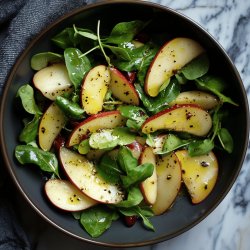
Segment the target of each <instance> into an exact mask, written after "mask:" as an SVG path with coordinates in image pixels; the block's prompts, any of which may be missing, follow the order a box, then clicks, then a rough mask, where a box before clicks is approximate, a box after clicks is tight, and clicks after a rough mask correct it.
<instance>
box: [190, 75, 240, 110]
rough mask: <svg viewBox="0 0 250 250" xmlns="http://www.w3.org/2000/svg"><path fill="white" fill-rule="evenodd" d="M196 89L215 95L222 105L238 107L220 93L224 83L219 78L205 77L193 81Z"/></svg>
mask: <svg viewBox="0 0 250 250" xmlns="http://www.w3.org/2000/svg"><path fill="white" fill-rule="evenodd" d="M195 81H196V84H197V86H198V88H200V89H202V90H208V91H210V92H212V93H214V94H215V95H217V96H218V97H219V99H220V101H221V102H222V103H230V104H232V105H235V106H238V104H237V103H236V102H234V101H233V100H232V99H231V98H230V97H227V96H225V95H224V94H222V93H221V91H222V90H223V89H224V86H225V84H224V81H223V80H222V79H221V78H219V77H213V76H205V77H201V78H199V79H195Z"/></svg>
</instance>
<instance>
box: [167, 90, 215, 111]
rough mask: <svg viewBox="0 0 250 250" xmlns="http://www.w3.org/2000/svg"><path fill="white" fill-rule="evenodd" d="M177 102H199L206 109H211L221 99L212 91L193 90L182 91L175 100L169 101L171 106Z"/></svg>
mask: <svg viewBox="0 0 250 250" xmlns="http://www.w3.org/2000/svg"><path fill="white" fill-rule="evenodd" d="M176 104H197V105H198V106H200V107H201V108H202V109H204V110H210V109H213V108H215V107H216V106H217V105H218V104H219V101H218V99H217V98H216V97H215V96H214V95H212V94H210V93H207V92H202V91H198V90H192V91H185V92H182V93H180V94H179V95H178V96H177V98H176V99H175V100H174V101H172V102H171V103H169V105H170V106H174V105H176Z"/></svg>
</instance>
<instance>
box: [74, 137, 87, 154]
mask: <svg viewBox="0 0 250 250" xmlns="http://www.w3.org/2000/svg"><path fill="white" fill-rule="evenodd" d="M77 150H78V152H79V153H80V154H82V155H86V154H87V153H88V152H89V150H90V146H89V139H86V140H82V141H81V143H80V144H79V145H78V148H77Z"/></svg>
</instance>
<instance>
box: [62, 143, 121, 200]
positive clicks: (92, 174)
mask: <svg viewBox="0 0 250 250" xmlns="http://www.w3.org/2000/svg"><path fill="white" fill-rule="evenodd" d="M60 160H61V163H62V167H63V169H64V171H65V173H66V175H67V176H68V178H69V179H70V181H71V182H72V183H73V184H74V185H75V186H76V187H77V188H78V189H79V190H81V191H82V192H83V193H84V194H85V195H87V196H88V197H90V198H92V199H93V200H96V201H99V202H101V203H106V204H116V203H119V202H120V201H122V200H123V196H124V194H123V192H122V190H121V189H120V188H119V186H117V185H115V184H110V183H107V182H106V181H105V180H103V178H102V177H101V176H99V174H98V173H97V171H96V168H95V166H94V164H93V162H90V161H89V160H88V159H87V158H86V157H84V156H83V155H80V154H78V153H76V152H74V151H72V150H69V149H67V148H65V147H61V149H60Z"/></svg>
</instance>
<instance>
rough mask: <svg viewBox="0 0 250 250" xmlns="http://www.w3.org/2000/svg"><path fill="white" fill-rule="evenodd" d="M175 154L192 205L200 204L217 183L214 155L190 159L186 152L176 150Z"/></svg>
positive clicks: (216, 165) (217, 170)
mask: <svg viewBox="0 0 250 250" xmlns="http://www.w3.org/2000/svg"><path fill="white" fill-rule="evenodd" d="M175 154H176V156H177V158H178V159H179V161H180V163H181V169H182V179H183V182H184V184H185V186H186V187H187V190H188V192H189V194H190V196H191V200H192V203H194V204H197V203H200V202H201V201H203V200H204V199H205V198H206V197H207V196H208V195H209V194H210V193H211V192H212V190H213V188H214V186H215V184H216V181H217V177H218V172H219V167H218V162H217V159H216V156H215V154H214V153H213V152H210V153H208V154H206V155H201V156H194V157H191V156H189V154H188V151H187V150H178V151H176V153H175Z"/></svg>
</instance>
